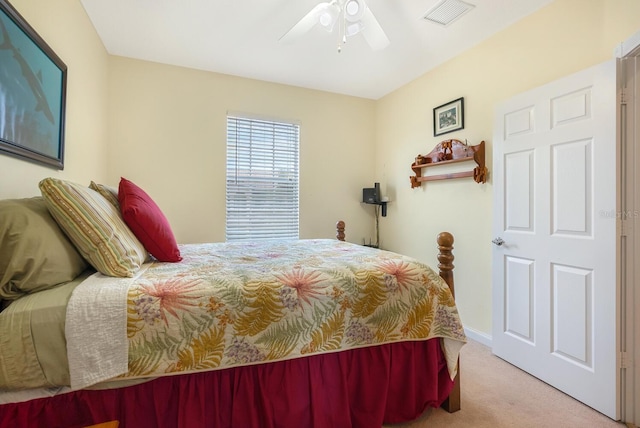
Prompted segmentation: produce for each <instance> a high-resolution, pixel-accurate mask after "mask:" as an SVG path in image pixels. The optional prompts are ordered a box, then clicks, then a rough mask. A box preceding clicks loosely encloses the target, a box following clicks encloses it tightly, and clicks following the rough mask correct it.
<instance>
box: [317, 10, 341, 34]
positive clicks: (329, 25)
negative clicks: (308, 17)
mask: <svg viewBox="0 0 640 428" xmlns="http://www.w3.org/2000/svg"><path fill="white" fill-rule="evenodd" d="M339 14H340V9H338V6H336V5H335V4H333V3H332V4H327V5H326V6H325V7H324V8H323V9H322V10H321V11H320V13H319V15H318V23H319V24H320V25H321V26H322V28H324V29H325V30H327V31H328V32H332V31H333V26H334V25H335V24H336V21H338V15H339Z"/></svg>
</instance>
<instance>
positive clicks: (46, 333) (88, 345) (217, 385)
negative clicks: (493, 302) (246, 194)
mask: <svg viewBox="0 0 640 428" xmlns="http://www.w3.org/2000/svg"><path fill="white" fill-rule="evenodd" d="M123 183H124V185H123ZM40 190H41V192H42V197H37V198H26V199H19V200H6V201H0V256H1V257H2V260H0V280H2V282H1V283H0V285H2V288H1V289H0V299H2V301H1V302H0V305H2V306H1V307H2V309H3V310H2V312H0V427H2V428H4V427H41V426H47V427H84V426H89V425H92V424H98V423H103V422H107V421H118V422H119V424H120V426H121V427H199V426H211V427H301V426H305V427H334V426H335V427H337V426H340V427H378V426H381V425H382V424H383V423H384V424H393V423H399V422H405V421H409V420H413V419H415V418H417V417H418V416H420V415H421V414H422V413H423V412H424V410H425V409H426V408H427V407H436V406H440V405H443V404H444V405H446V406H447V409H448V410H449V411H455V410H457V409H459V406H460V403H459V378H458V376H459V372H458V353H459V350H460V348H461V346H462V345H463V344H464V342H465V337H464V332H463V328H462V324H461V322H460V319H459V317H458V313H457V310H456V307H455V302H454V300H453V288H452V287H453V273H452V269H453V264H452V261H453V255H452V254H451V250H452V247H453V237H452V236H451V235H450V234H448V233H442V234H440V235H439V236H438V246H439V248H440V254H439V256H438V259H439V262H440V264H439V267H440V273H439V274H437V273H435V272H434V271H433V270H431V268H429V267H428V266H426V265H424V264H423V263H421V262H419V261H417V260H415V259H412V258H410V257H406V256H403V255H400V254H396V253H392V252H388V251H384V250H379V249H373V248H369V247H364V246H360V245H356V244H351V243H348V242H345V240H344V239H345V237H344V223H343V222H339V223H338V225H337V227H338V233H337V238H338V239H309V240H299V241H287V242H282V241H280V242H240V243H208V244H187V245H177V244H176V243H175V239H174V238H173V235H172V233H171V231H170V227H169V226H168V222H167V221H166V218H164V216H163V215H162V214H161V211H160V210H159V208H158V207H157V205H155V203H154V202H153V200H152V199H151V198H150V197H149V196H148V195H147V194H146V193H144V191H143V190H142V189H140V188H139V187H137V186H135V185H134V184H133V183H131V182H129V181H127V180H125V179H123V181H121V182H120V186H119V188H118V189H114V188H110V187H108V186H103V185H99V184H96V183H91V185H90V186H89V187H85V186H81V185H78V184H76V183H71V182H66V181H63V180H58V179H53V178H50V179H45V180H43V182H41V183H40ZM132 195H133V196H135V198H131V199H130V200H127V198H128V197H131V196H132ZM132 207H134V208H135V210H132ZM25 260H26V261H25ZM61 266H63V267H64V269H63V268H61ZM52 283H53V284H52ZM456 379H458V380H457V381H456Z"/></svg>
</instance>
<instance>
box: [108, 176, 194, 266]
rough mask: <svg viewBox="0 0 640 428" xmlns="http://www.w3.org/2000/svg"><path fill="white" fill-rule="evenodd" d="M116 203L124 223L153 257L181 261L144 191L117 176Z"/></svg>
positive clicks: (160, 215)
mask: <svg viewBox="0 0 640 428" xmlns="http://www.w3.org/2000/svg"><path fill="white" fill-rule="evenodd" d="M118 202H120V212H121V213H122V218H123V219H124V222H125V223H126V224H127V226H129V228H130V229H131V231H132V232H133V234H134V235H136V238H138V239H139V240H140V242H142V245H144V247H145V248H146V249H147V251H148V252H149V253H150V254H151V255H152V256H153V257H155V258H156V259H158V260H160V261H161V262H179V261H180V260H182V256H180V249H179V248H178V244H177V243H176V238H175V237H174V236H173V232H172V231H171V226H169V222H168V221H167V218H166V217H165V216H164V214H163V213H162V211H160V208H159V207H158V205H156V203H155V202H154V201H153V199H151V197H150V196H149V195H147V193H146V192H145V191H144V190H142V189H141V188H140V187H138V186H136V185H135V184H133V183H132V182H131V181H129V180H127V179H126V178H121V179H120V186H119V187H118Z"/></svg>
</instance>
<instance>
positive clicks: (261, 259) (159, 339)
mask: <svg viewBox="0 0 640 428" xmlns="http://www.w3.org/2000/svg"><path fill="white" fill-rule="evenodd" d="M181 253H182V256H183V261H182V262H180V263H155V264H153V265H152V266H151V267H149V269H148V270H147V271H146V272H145V273H144V274H143V275H142V276H141V277H140V278H139V279H138V280H136V281H135V282H134V283H133V284H132V285H131V286H130V287H129V290H128V302H127V335H128V341H129V373H127V374H126V375H123V376H122V377H147V376H157V375H161V374H166V373H178V372H184V373H186V372H194V371H200V370H210V369H221V368H227V367H234V366H242V365H249V364H257V363H262V362H266V361H278V360H285V359H291V358H297V357H301V356H305V355H312V354H321V353H328V352H336V351H338V350H342V349H350V348H359V347H364V346H371V345H376V344H384V343H392V342H398V341H407V340H409V341H411V340H425V339H429V338H433V337H442V338H444V340H445V341H449V342H451V343H449V344H448V345H449V346H447V344H446V343H445V347H444V349H448V350H450V351H449V355H447V358H448V360H449V368H450V374H452V377H453V375H454V374H455V370H456V365H455V364H456V360H457V356H458V350H459V349H460V347H461V346H462V343H464V341H465V336H464V332H463V327H462V324H461V322H460V319H459V317H458V312H457V309H456V306H455V303H454V300H453V298H452V296H451V293H450V291H449V288H448V287H447V285H446V283H445V282H444V281H443V280H442V279H441V278H440V277H439V276H438V274H437V273H435V272H433V271H432V270H431V269H430V268H429V267H428V266H426V265H424V264H422V263H419V262H418V261H416V260H414V259H412V258H409V257H406V256H402V255H399V254H395V253H391V252H387V251H381V250H377V249H371V248H368V247H363V246H359V245H355V244H349V243H345V242H340V241H336V240H328V239H327V240H301V241H294V242H276V243H273V242H271V243H214V244H193V245H183V246H181ZM451 350H453V351H451ZM452 371H453V373H452Z"/></svg>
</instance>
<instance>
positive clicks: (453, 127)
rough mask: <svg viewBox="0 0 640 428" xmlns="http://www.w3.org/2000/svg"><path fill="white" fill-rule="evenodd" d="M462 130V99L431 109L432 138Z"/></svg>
mask: <svg viewBox="0 0 640 428" xmlns="http://www.w3.org/2000/svg"><path fill="white" fill-rule="evenodd" d="M459 129H464V98H458V99H457V100H453V101H449V102H448V103H446V104H442V105H441V106H438V107H436V108H434V109H433V136H434V137H435V136H437V135H442V134H446V133H448V132H453V131H457V130H459Z"/></svg>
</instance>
